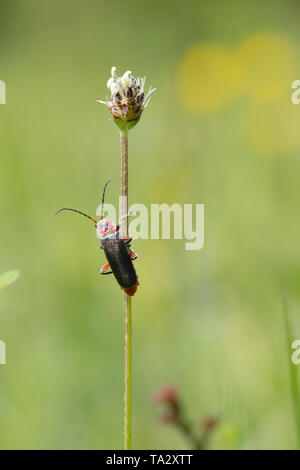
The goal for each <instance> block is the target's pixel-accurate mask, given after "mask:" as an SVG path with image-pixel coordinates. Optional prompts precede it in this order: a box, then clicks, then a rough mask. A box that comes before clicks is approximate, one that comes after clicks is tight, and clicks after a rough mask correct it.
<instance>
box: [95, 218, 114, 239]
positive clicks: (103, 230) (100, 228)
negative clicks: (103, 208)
mask: <svg viewBox="0 0 300 470" xmlns="http://www.w3.org/2000/svg"><path fill="white" fill-rule="evenodd" d="M96 231H97V235H98V237H99V238H106V237H110V236H113V235H114V234H115V233H116V232H117V231H118V227H117V225H116V224H115V223H114V222H112V221H111V220H109V219H102V220H99V222H98V223H97V227H96Z"/></svg>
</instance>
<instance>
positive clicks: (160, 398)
mask: <svg viewBox="0 0 300 470" xmlns="http://www.w3.org/2000/svg"><path fill="white" fill-rule="evenodd" d="M153 400H154V401H155V402H156V403H177V401H178V394H177V390H176V388H175V387H173V386H167V387H163V388H160V389H159V390H157V391H156V392H154V394H153Z"/></svg>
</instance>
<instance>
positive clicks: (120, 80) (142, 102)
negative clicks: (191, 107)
mask: <svg viewBox="0 0 300 470" xmlns="http://www.w3.org/2000/svg"><path fill="white" fill-rule="evenodd" d="M116 70H117V69H116V67H112V69H111V78H110V79H109V80H108V82H107V88H108V89H109V90H110V93H111V98H110V101H100V100H97V102H98V103H103V104H105V105H106V106H107V107H108V109H109V112H110V114H111V115H112V117H113V120H114V122H115V124H116V125H117V126H118V127H119V129H120V130H121V132H127V130H129V129H132V128H133V127H134V126H135V125H136V124H137V123H138V122H139V120H140V117H141V115H142V112H143V111H144V109H145V108H146V107H147V106H148V104H149V101H150V99H151V95H152V93H153V92H154V91H155V90H156V88H151V87H150V89H149V91H148V93H147V94H146V96H145V91H144V88H145V81H146V77H144V78H140V77H138V78H135V77H134V76H133V75H132V74H131V72H130V71H129V70H128V71H127V72H125V73H124V75H123V76H122V77H117V73H116Z"/></svg>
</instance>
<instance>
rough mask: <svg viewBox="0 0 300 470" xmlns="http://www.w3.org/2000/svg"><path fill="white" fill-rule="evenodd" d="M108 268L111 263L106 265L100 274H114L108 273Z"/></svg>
mask: <svg viewBox="0 0 300 470" xmlns="http://www.w3.org/2000/svg"><path fill="white" fill-rule="evenodd" d="M108 268H109V263H105V264H104V265H103V266H102V268H101V269H100V274H112V271H108V272H106V271H107V270H108Z"/></svg>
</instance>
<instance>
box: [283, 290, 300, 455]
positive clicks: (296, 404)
mask: <svg viewBox="0 0 300 470" xmlns="http://www.w3.org/2000/svg"><path fill="white" fill-rule="evenodd" d="M284 319H285V329H286V339H287V347H288V361H289V374H290V382H291V391H292V401H293V412H294V419H295V427H296V432H297V448H298V449H300V395H299V384H298V375H297V366H296V365H295V364H293V363H292V360H291V356H290V351H291V345H292V342H293V337H292V326H291V321H290V317H289V310H288V304H287V300H286V299H284Z"/></svg>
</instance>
